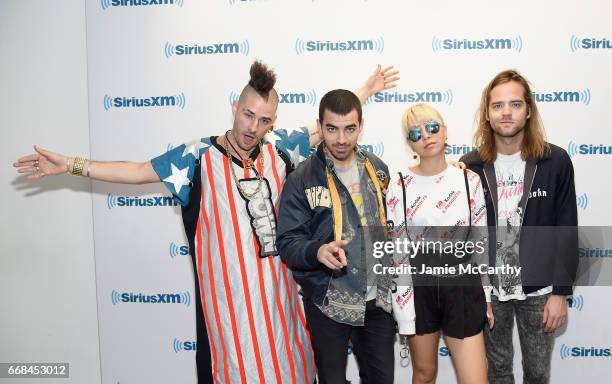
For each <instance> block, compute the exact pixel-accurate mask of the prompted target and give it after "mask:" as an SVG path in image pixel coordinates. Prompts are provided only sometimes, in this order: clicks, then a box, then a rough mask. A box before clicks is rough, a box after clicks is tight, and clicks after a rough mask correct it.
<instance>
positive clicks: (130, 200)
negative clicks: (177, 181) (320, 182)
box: [106, 193, 180, 209]
mask: <svg viewBox="0 0 612 384" xmlns="http://www.w3.org/2000/svg"><path fill="white" fill-rule="evenodd" d="M178 205H180V204H179V203H178V202H176V201H174V197H171V196H153V197H131V196H115V195H111V194H110V193H109V194H108V195H107V196H106V206H107V207H108V209H113V208H115V207H118V208H123V207H176V206H178Z"/></svg>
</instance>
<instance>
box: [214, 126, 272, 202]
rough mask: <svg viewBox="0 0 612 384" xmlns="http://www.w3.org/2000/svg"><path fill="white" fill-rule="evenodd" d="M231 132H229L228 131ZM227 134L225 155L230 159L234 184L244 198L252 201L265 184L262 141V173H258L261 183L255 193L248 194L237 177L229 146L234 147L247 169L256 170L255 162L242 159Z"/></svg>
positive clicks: (260, 151)
mask: <svg viewBox="0 0 612 384" xmlns="http://www.w3.org/2000/svg"><path fill="white" fill-rule="evenodd" d="M228 132H229V131H228ZM228 132H225V143H223V144H224V146H223V147H224V149H225V153H226V154H227V157H228V158H229V167H230V172H231V174H232V178H233V179H234V182H235V183H236V188H238V192H240V194H241V195H242V196H244V197H246V198H247V199H250V198H251V197H253V196H255V195H256V194H258V193H259V191H260V190H261V186H262V184H263V178H264V177H263V169H264V156H263V149H262V145H261V140H259V143H258V144H259V154H260V155H261V169H262V170H261V171H260V172H258V173H259V181H258V182H257V188H255V191H253V192H252V193H247V192H246V191H245V190H244V189H243V188H242V186H241V185H240V180H239V179H238V177H237V176H236V171H234V164H233V161H232V155H231V153H230V151H229V146H230V145H231V146H232V149H233V150H234V152H236V154H237V155H238V157H240V160H242V164H243V166H244V167H245V168H255V167H254V163H253V160H251V159H250V158H249V159H247V160H244V159H243V158H242V156H241V155H240V153H239V152H238V151H236V148H234V146H233V145H232V143H230V141H229V137H227V133H228Z"/></svg>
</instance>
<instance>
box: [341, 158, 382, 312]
mask: <svg viewBox="0 0 612 384" xmlns="http://www.w3.org/2000/svg"><path fill="white" fill-rule="evenodd" d="M334 170H335V172H336V175H338V178H339V179H340V181H342V184H344V186H345V187H346V189H347V190H348V192H349V193H350V194H351V200H353V204H354V205H355V208H356V209H357V213H358V214H359V220H360V221H361V225H362V226H364V231H363V234H364V236H365V244H366V246H367V247H369V246H370V244H371V243H372V241H371V239H370V238H371V236H370V232H369V230H367V226H368V218H367V216H366V205H365V201H364V195H363V191H362V189H363V187H362V183H361V180H362V176H363V171H364V169H363V163H361V164H359V162H358V161H357V160H356V161H355V162H354V163H353V165H351V166H349V167H347V168H342V167H339V166H337V165H336V166H335V167H334ZM374 194H375V192H374ZM375 199H376V197H375V196H374V198H373V200H375ZM375 225H376V224H375ZM366 265H368V263H367V262H366ZM367 270H368V275H367V282H368V283H372V284H373V283H376V276H375V275H374V274H373V273H372V271H371V270H370V269H369V268H368V269H367ZM366 289H367V293H366V301H369V300H373V299H376V285H371V284H368V285H367V287H366Z"/></svg>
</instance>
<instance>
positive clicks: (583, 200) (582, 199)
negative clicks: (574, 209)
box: [576, 193, 589, 210]
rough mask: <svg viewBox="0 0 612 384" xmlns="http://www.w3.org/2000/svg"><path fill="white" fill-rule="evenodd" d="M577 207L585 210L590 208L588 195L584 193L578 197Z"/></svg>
mask: <svg viewBox="0 0 612 384" xmlns="http://www.w3.org/2000/svg"><path fill="white" fill-rule="evenodd" d="M576 205H577V206H578V208H582V209H583V210H586V209H587V207H588V206H589V197H588V196H587V194H586V193H583V194H582V195H580V196H578V197H576Z"/></svg>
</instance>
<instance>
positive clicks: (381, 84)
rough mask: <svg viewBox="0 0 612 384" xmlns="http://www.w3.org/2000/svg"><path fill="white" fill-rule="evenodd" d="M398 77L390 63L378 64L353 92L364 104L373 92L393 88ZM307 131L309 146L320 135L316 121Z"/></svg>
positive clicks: (314, 142)
mask: <svg viewBox="0 0 612 384" xmlns="http://www.w3.org/2000/svg"><path fill="white" fill-rule="evenodd" d="M399 79H400V77H399V71H398V70H394V69H393V66H392V65H390V66H388V67H386V68H384V69H383V68H382V67H381V65H380V64H379V65H378V66H377V67H376V69H375V70H374V72H372V74H370V76H368V78H367V79H366V81H365V82H364V83H363V85H362V86H361V87H359V89H357V90H356V91H355V94H356V95H357V97H359V100H360V101H361V104H364V103H365V102H366V100H367V99H368V98H369V97H370V96H372V95H374V94H375V93H377V92H382V91H384V90H386V89H391V88H394V87H395V86H396V85H397V82H398V80H399ZM308 133H310V147H311V148H312V147H314V146H316V145H317V144H319V142H320V141H321V136H320V133H319V129H318V128H317V124H316V122H314V123H312V124H311V125H309V126H308Z"/></svg>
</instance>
